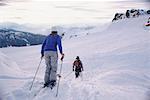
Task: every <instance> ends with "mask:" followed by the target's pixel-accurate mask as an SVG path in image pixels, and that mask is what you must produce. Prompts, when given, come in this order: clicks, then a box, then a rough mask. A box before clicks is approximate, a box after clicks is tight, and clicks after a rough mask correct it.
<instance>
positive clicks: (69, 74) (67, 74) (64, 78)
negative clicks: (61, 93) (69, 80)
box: [64, 71, 73, 79]
mask: <svg viewBox="0 0 150 100" xmlns="http://www.w3.org/2000/svg"><path fill="white" fill-rule="evenodd" d="M72 72H73V71H71V72H70V73H68V74H67V75H66V76H65V77H64V79H65V78H66V77H68V76H69V75H70V74H71V73H72Z"/></svg>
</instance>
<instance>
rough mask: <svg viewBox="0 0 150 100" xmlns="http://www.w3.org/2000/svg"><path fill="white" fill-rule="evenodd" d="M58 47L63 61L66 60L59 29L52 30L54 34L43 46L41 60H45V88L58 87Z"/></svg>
mask: <svg viewBox="0 0 150 100" xmlns="http://www.w3.org/2000/svg"><path fill="white" fill-rule="evenodd" d="M57 46H58V48H59V51H60V54H61V60H63V58H64V53H63V50H62V44H61V37H60V36H59V35H58V34H57V28H55V27H54V28H52V32H51V33H50V34H49V35H48V36H47V37H46V39H45V41H44V42H43V44H42V49H41V58H43V57H44V58H45V63H46V71H45V77H44V81H45V84H44V87H48V86H55V85H56V76H57V75H56V73H57V60H58V54H57Z"/></svg>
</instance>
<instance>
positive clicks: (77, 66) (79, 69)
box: [73, 56, 83, 78]
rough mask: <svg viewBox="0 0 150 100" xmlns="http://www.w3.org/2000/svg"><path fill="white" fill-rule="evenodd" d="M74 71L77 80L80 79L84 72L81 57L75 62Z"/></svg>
mask: <svg viewBox="0 0 150 100" xmlns="http://www.w3.org/2000/svg"><path fill="white" fill-rule="evenodd" d="M73 71H75V77H76V78H78V77H79V76H80V75H81V72H82V71H83V65H82V62H81V60H80V58H79V56H77V57H76V60H75V61H74V62H73Z"/></svg>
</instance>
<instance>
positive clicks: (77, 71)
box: [75, 68, 81, 78]
mask: <svg viewBox="0 0 150 100" xmlns="http://www.w3.org/2000/svg"><path fill="white" fill-rule="evenodd" d="M80 72H81V68H80V69H75V77H76V78H78V77H79V76H80Z"/></svg>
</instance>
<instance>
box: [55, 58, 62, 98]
mask: <svg viewBox="0 0 150 100" xmlns="http://www.w3.org/2000/svg"><path fill="white" fill-rule="evenodd" d="M62 64H63V60H62V61H61V66H60V72H59V75H61V71H62ZM59 83H60V77H59V80H58V85H57V91H56V97H57V96H58V89H59Z"/></svg>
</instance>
